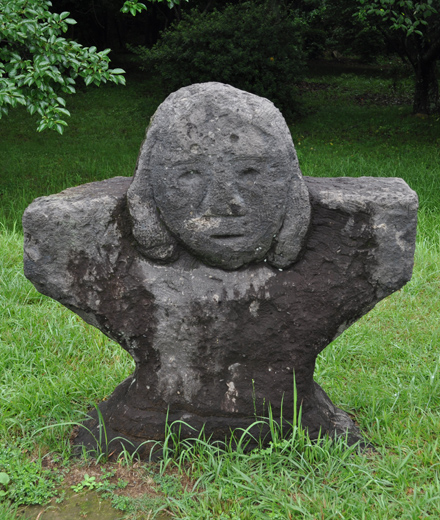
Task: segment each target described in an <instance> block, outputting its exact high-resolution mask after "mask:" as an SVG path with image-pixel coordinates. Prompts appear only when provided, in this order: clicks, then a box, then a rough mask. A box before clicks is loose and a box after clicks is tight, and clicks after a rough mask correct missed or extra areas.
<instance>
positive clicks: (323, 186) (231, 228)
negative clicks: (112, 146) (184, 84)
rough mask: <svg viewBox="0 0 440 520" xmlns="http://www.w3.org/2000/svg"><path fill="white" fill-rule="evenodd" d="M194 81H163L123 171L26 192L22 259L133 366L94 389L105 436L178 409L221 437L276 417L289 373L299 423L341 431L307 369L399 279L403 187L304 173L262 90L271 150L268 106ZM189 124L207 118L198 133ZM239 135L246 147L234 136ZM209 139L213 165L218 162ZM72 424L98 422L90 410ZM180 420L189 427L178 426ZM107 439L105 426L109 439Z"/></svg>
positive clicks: (405, 252) (342, 422) (127, 434)
mask: <svg viewBox="0 0 440 520" xmlns="http://www.w3.org/2000/svg"><path fill="white" fill-rule="evenodd" d="M193 87H194V86H193ZM193 87H191V88H189V89H186V90H185V89H184V92H183V93H182V92H181V91H179V92H180V93H177V94H178V96H177V94H176V97H177V99H179V104H181V105H182V106H183V107H182V106H179V108H176V109H175V110H176V113H177V116H176V117H177V119H176V117H174V116H169V111H170V110H171V108H172V107H173V106H174V103H175V100H174V101H173V102H172V103H171V102H170V105H169V106H168V105H166V106H165V108H164V109H163V111H162V112H161V111H160V110H159V112H158V114H157V115H156V116H155V118H154V121H153V124H152V126H151V127H150V129H149V131H148V134H147V140H146V142H145V143H144V145H143V147H142V150H141V155H140V158H139V161H138V167H137V171H136V175H135V178H134V180H133V182H132V179H131V178H123V177H117V178H114V179H109V180H107V181H102V182H96V183H91V184H87V185H83V186H79V187H77V188H71V189H68V190H65V191H63V192H61V193H59V194H56V195H52V196H50V197H42V198H39V199H36V200H35V201H34V202H33V203H32V204H31V205H30V206H29V208H28V209H27V210H26V212H25V214H24V217H23V226H24V230H25V254H24V260H25V274H26V276H27V277H28V278H29V279H30V280H31V281H32V282H33V283H34V285H35V286H36V287H37V289H38V290H39V291H40V292H42V293H43V294H46V295H48V296H51V297H52V298H54V299H56V300H58V301H59V302H61V303H62V304H63V305H65V306H66V307H68V308H69V309H71V310H73V311H74V312H76V313H77V314H78V315H80V316H81V317H82V318H83V319H84V320H85V321H87V322H88V323H90V324H92V325H94V326H95V327H97V328H98V329H99V330H101V331H102V332H103V333H104V334H106V335H107V336H109V337H110V338H112V339H114V340H115V341H117V342H118V343H119V344H120V345H121V346H122V347H123V348H124V349H126V350H127V351H128V352H129V353H130V354H131V356H132V357H133V359H134V360H135V362H136V369H135V372H134V374H133V375H132V376H131V377H129V378H128V379H126V380H125V381H124V382H122V383H121V384H120V385H119V386H118V387H117V388H116V390H115V392H114V393H113V394H112V396H111V397H110V398H109V399H108V400H107V401H105V402H104V403H101V405H100V409H101V412H102V415H103V418H104V421H105V424H106V429H107V435H108V437H109V439H113V438H116V437H121V436H122V437H124V438H126V439H127V440H129V441H131V442H132V443H133V444H134V446H136V445H138V444H140V443H142V442H143V441H145V440H148V439H153V440H157V439H162V438H163V437H164V433H165V421H166V418H167V415H168V421H169V422H172V421H175V420H177V419H180V420H182V421H185V422H186V423H188V424H189V425H191V426H193V427H194V428H196V429H197V430H200V429H201V428H202V427H204V429H205V433H206V434H207V435H208V436H209V435H211V434H212V436H213V438H217V439H220V438H224V436H225V435H228V434H229V433H230V430H231V429H235V428H238V427H240V428H245V427H247V426H249V425H250V424H251V423H252V422H253V421H254V420H255V411H256V413H257V415H263V414H264V412H265V411H267V406H268V404H269V403H270V405H271V407H272V411H273V414H274V417H280V414H281V406H282V407H283V417H284V418H285V419H286V420H287V421H290V420H291V419H292V416H293V407H294V401H293V395H294V393H293V382H294V376H295V380H296V387H297V396H298V404H301V405H302V422H303V425H304V426H305V427H307V428H308V430H309V433H310V435H311V437H312V438H313V437H314V438H316V437H317V436H318V435H319V432H320V431H321V432H322V433H328V434H331V435H333V434H344V433H348V440H349V442H354V441H356V440H357V439H359V438H360V433H359V431H358V429H357V428H356V427H355V425H354V424H353V422H352V421H351V419H350V418H349V416H348V415H347V414H346V413H345V412H343V411H342V410H339V409H338V408H336V407H335V406H334V405H333V404H332V403H331V401H330V399H329V398H328V397H327V395H326V394H325V392H324V391H323V390H322V388H321V387H320V386H319V385H317V384H316V383H315V382H314V381H313V372H314V367H315V360H316V357H317V355H318V354H319V352H321V351H322V350H323V349H324V348H325V347H326V346H327V345H328V344H329V343H330V342H331V341H332V340H333V339H334V338H336V337H337V336H338V335H339V334H341V333H342V332H343V331H344V330H345V329H346V328H347V327H349V326H350V325H351V324H352V323H353V322H355V321H356V320H357V319H359V318H360V317H361V316H363V315H364V314H365V313H366V312H368V311H369V310H370V309H371V308H372V307H374V305H375V304H376V303H377V302H378V301H380V300H381V299H383V298H384V297H385V296H387V295H389V294H391V293H392V292H393V291H395V290H397V289H399V288H400V287H402V286H403V285H404V284H405V283H406V282H407V281H408V280H409V279H410V277H411V272H412V266H413V255H414V245H415V233H416V215H417V196H416V194H415V193H414V192H413V191H412V190H411V189H410V188H409V187H408V186H407V185H406V184H405V182H404V181H403V180H401V179H390V178H386V179H385V178H384V179H380V178H367V177H363V178H358V179H351V178H337V179H313V178H304V179H302V177H301V173H300V171H299V168H298V165H297V161H296V156H295V153H294V149H293V145H292V144H291V142H290V144H289V140H288V138H287V137H286V136H285V134H284V132H285V130H286V128H285V127H284V126H283V124H282V121H280V120H279V119H277V118H278V117H279V116H278V115H277V114H276V113H274V112H273V110H272V108H271V106H270V105H267V104H264V103H263V105H264V107H265V108H264V107H263V108H264V110H263V112H264V111H266V112H267V113H268V114H269V116H268V122H271V121H272V123H273V121H275V120H276V121H277V123H276V124H277V125H278V130H277V131H278V132H279V134H280V140H279V143H277V144H276V146H277V148H276V153H275V154H273V155H272V149H271V146H272V145H273V144H274V135H276V132H275V134H274V131H272V130H271V131H270V132H267V133H264V131H263V130H264V128H263V121H264V120H265V117H266V116H265V117H263V116H261V115H260V114H258V113H257V112H258V104H257V105H256V104H255V103H254V102H255V99H254V98H255V96H251V98H249V99H250V100H249V99H247V98H246V96H244V94H245V93H238V94H237V92H235V90H236V89H233V91H232V92H231V91H229V89H230V87H225V88H223V87H224V86H223V87H222V88H220V87H219V86H218V84H214V85H213V84H208V86H207V92H205V91H204V89H202V88H201V87H200V86H196V87H197V88H195V87H194V88H193ZM200 92H202V93H203V92H205V93H204V94H203V95H202V96H201V98H200V95H201V94H200ZM219 92H220V93H219ZM183 94H185V95H183ZM193 95H194V96H196V98H197V96H199V99H201V101H200V104H202V105H204V106H205V108H204V109H203V110H201V111H197V110H195V112H194V111H193V108H191V110H189V109H188V110H189V111H188V112H185V110H186V108H185V107H186V106H187V105H188V106H189V107H194V100H191V99H189V100H188V99H187V97H188V98H191V96H193ZM179 96H180V97H179ZM182 96H183V97H182ZM185 96H187V97H185ZM203 96H205V97H203ZM215 96H219V97H220V101H219V104H220V105H219V109H218V110H219V113H218V114H217V112H215V111H214V108H213V106H214V107H215V103H216V102H215ZM222 96H223V97H225V96H226V97H225V99H227V98H228V96H229V97H230V107H232V110H233V111H234V110H235V111H236V109H237V106H238V105H237V101H236V97H237V96H238V98H239V99H241V100H242V104H241V105H240V106H243V107H245V108H243V111H244V114H245V115H244V116H243V118H244V119H243V118H242V119H237V117H236V114H235V113H234V114H233V115H232V116H231V115H230V113H229V112H228V111H227V110H228V106H227V105H225V100H224V99H223V97H222ZM243 96H244V97H245V98H246V99H244V100H243ZM172 99H173V97H171V100H172ZM213 99H214V101H213ZM257 99H258V98H257ZM213 103H214V105H213ZM170 107H171V108H170ZM206 107H211V108H210V110H211V112H212V113H211V112H209V111H208V108H206ZM222 107H225V108H224V110H225V115H224V118H223V119H222V120H221V118H220V115H221V113H222V112H221V110H222ZM266 112H265V113H266ZM185 114H186V115H185ZM216 114H217V115H216ZM246 114H247V115H246ZM249 114H250V115H249ZM208 116H209V117H211V119H212V121H214V123H212V121H211V119H209V117H208ZM217 116H218V117H217ZM251 116H252V117H251ZM161 117H163V118H164V120H163V121H162V120H161ZM168 117H171V118H170V119H167V118H168ZM192 117H193V118H194V119H191V118H192ZM246 117H247V118H248V120H249V124H251V123H255V122H257V123H258V124H257V123H255V124H256V125H257V127H256V128H257V129H253V130H252V127H251V131H250V134H251V135H252V136H253V137H252V139H251V140H254V141H255V140H256V141H258V140H259V139H262V142H261V143H260V144H259V148H258V147H256V148H255V150H254V151H253V152H252V150H251V148H252V147H251V144H250V142H248V141H247V137H246V132H245V128H246V125H244V126H243V127H240V121H241V122H243V120H246ZM185 118H186V119H185ZM216 118H217V119H216ZM188 119H191V122H192V125H193V126H190V127H189V130H188V132H189V134H188V135H189V140H188V139H187V138H186V137H185V135H184V132H185V128H187V127H185V125H184V122H185V120H188ZM220 120H221V121H220ZM167 121H168V122H167ZM176 121H179V122H180V123H179V124H181V125H183V130H180V129H179V128H180V127H179V125H177V123H176ZM219 121H220V122H219ZM222 121H223V122H222ZM187 122H188V121H187ZM224 122H225V123H224ZM211 123H212V125H211ZM273 124H275V123H273ZM155 125H156V126H155ZM167 125H168V127H167ZM176 125H177V126H176ZM210 125H211V126H210ZM216 125H218V126H216ZM164 126H165V127H167V128H170V127H172V132H171V135H172V138H169V139H168V138H167V137H166V136H164V135H163V132H162V130H161V129H162V128H163V127H164ZM204 126H207V127H208V129H209V128H211V130H209V131H208V133H207V134H206V133H204V130H203V128H204ZM216 128H218V132H217V130H216ZM233 129H234V133H232V131H233ZM196 130H197V132H198V133H197V135H198V136H199V137H198V139H199V146H200V147H202V148H201V152H200V155H201V157H200V158H199V159H200V162H201V163H202V166H203V167H202V166H200V167H199V166H198V173H197V174H195V176H196V177H198V176H201V177H203V180H202V181H200V182H202V184H203V190H202V195H199V196H198V197H199V199H201V202H200V201H199V202H197V201H196V202H194V199H192V194H193V191H194V192H198V189H199V188H198V186H197V183H198V182H199V180H196V181H194V178H193V174H192V173H191V172H192V171H193V170H194V169H195V165H194V164H193V163H192V158H191V155H190V154H192V153H193V152H192V151H191V147H192V146H193V145H194V144H197V142H192V141H191V139H192V137H191V135H192V134H191V132H192V131H196ZM161 132H162V133H161ZM179 132H180V133H179ZM209 132H211V133H212V134H213V135H214V137H215V143H213V142H212V140H210V134H209ZM216 132H217V133H216ZM232 135H235V136H237V139H235V138H234V139H232V138H231V136H232ZM206 136H208V138H209V139H207V138H206ZM150 138H151V143H150ZM266 138H267V139H268V143H269V144H267V143H265V142H264V139H266ZM167 139H168V140H167ZM196 141H197V140H196ZM254 141H253V142H254ZM237 142H242V143H244V152H242V151H240V150H239V149H237V150H235V148H233V147H234V146H235V144H236V143H237ZM231 143H232V144H231ZM150 144H151V146H150ZM205 145H206V149H205V148H203V147H204V146H205ZM173 146H175V148H172V147H173ZM168 147H171V148H172V153H171V152H170V151H169V150H168ZM188 150H189V151H188ZM222 150H225V160H226V159H227V161H228V167H224V165H223V163H222V161H220V159H221V153H222ZM196 152H197V153H199V149H197V150H196ZM251 152H252V153H253V154H254V156H251ZM194 153H195V152H194ZM259 153H262V154H264V156H265V157H266V159H265V160H263V158H261V157H260V156H259ZM179 154H180V155H179ZM275 155H276V157H277V158H278V159H279V162H277V161H276V160H275V159H276V158H275ZM175 156H176V157H177V159H176V161H175V162H176V163H177V164H176V165H174V163H173V157H175ZM267 156H268V157H269V159H267ZM182 157H183V159H184V160H183V163H184V168H183V171H182V170H180V169H179V168H180V167H181V165H182V161H180V159H179V158H182ZM288 157H290V160H291V167H292V168H291V171H289V168H288ZM199 159H198V160H199ZM235 159H238V163H244V164H246V168H247V167H248V166H247V165H248V164H249V163H252V161H253V164H254V166H251V168H253V169H254V170H255V171H253V172H252V173H251V174H250V175H251V176H252V177H253V179H252V181H250V182H249V183H248V181H246V182H245V183H244V184H241V179H242V173H243V170H242V169H240V168H237V170H236V171H235V170H234V165H235V162H234V161H235ZM271 161H273V163H271ZM197 164H198V162H197ZM270 164H272V166H270ZM167 165H168V166H167ZM206 165H208V166H206ZM268 165H269V166H268ZM276 165H280V168H281V171H280V173H279V176H277V175H276V171H275V170H276ZM283 165H284V166H283ZM205 166H206V169H204V168H205ZM167 168H168V170H167ZM174 168H176V170H174ZM271 168H272V169H271ZM169 170H171V171H169ZM175 171H177V174H175ZM234 171H235V175H234ZM158 172H160V173H158ZM219 172H221V175H219ZM182 175H183V177H184V180H183V181H179V179H180V176H182ZM247 175H248V173H244V176H245V177H247ZM187 177H189V178H187ZM237 179H238V180H237ZM187 181H188V183H189V185H190V189H188V186H187V185H186V183H187ZM194 182H195V186H193V184H194ZM278 182H280V183H281V184H283V185H284V186H285V189H284V194H283V193H282V190H281V189H280V187H279V186H276V187H275V188H273V191H271V190H272V188H270V189H269V188H268V193H269V195H268V196H269V201H270V204H272V203H273V204H275V208H274V212H275V216H274V217H273V218H272V217H270V218H269V217H267V218H268V219H269V221H268V222H269V224H268V225H269V229H270V233H271V234H272V239H271V240H269V238H268V236H266V235H265V233H264V232H261V226H263V227H264V225H263V224H264V222H265V219H266V216H268V215H269V214H270V208H269V207H267V206H266V203H265V201H264V200H263V199H261V198H259V197H260V195H261V193H262V192H263V191H264V189H266V187H267V186H266V184H265V183H268V184H269V185H271V184H272V183H275V184H277V183H278ZM179 183H180V184H179ZM181 183H183V184H181ZM130 185H131V186H130ZM193 188H194V189H193ZM180 190H181V191H182V193H183V195H182V193H180ZM169 193H171V194H174V195H172V196H171V195H169ZM203 194H205V195H203ZM277 198H279V205H277V204H278V202H276V200H277ZM185 201H186V204H185ZM294 201H296V202H294ZM298 207H299V208H300V209H298ZM260 210H261V211H260ZM191 212H192V214H191ZM175 213H177V214H178V215H179V218H178V219H177V220H176V219H175V218H174V214H175ZM194 219H195V220H196V224H197V222H198V223H199V224H200V227H197V225H198V224H197V225H195V224H194ZM254 220H256V221H257V222H259V224H258V225H256V226H255V227H254ZM243 223H244V224H243ZM240 226H242V227H240ZM274 235H275V236H274ZM292 244H293V245H292ZM260 247H261V249H259V248H260ZM212 251H214V253H212ZM263 251H264V253H263ZM92 416H93V413H92ZM87 426H88V428H89V429H90V430H91V432H92V434H93V435H95V437H97V438H99V434H98V428H99V424H98V423H97V420H96V414H94V419H92V420H91V422H89V423H88V425H87ZM93 435H90V434H88V433H87V431H86V430H82V431H81V432H80V434H79V436H78V438H77V442H78V443H81V444H84V445H86V446H89V445H93V442H94V440H93ZM183 435H190V436H193V435H194V431H191V430H186V429H185V428H184V429H183ZM118 448H119V441H115V442H114V446H110V449H116V450H117V449H118Z"/></svg>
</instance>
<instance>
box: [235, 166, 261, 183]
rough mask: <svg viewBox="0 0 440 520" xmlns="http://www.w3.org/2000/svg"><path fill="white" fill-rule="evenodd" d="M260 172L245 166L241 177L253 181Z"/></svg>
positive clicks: (246, 180)
mask: <svg viewBox="0 0 440 520" xmlns="http://www.w3.org/2000/svg"><path fill="white" fill-rule="evenodd" d="M259 174H260V172H259V171H258V170H256V169H255V168H245V169H244V170H242V171H241V172H240V177H241V179H242V180H244V181H245V182H252V181H254V179H255V178H256V177H257V176H258V175H259Z"/></svg>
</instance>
